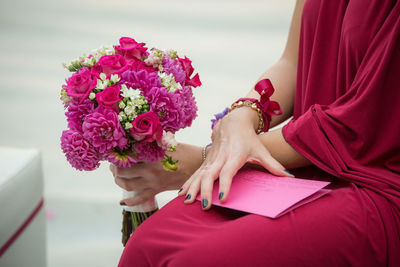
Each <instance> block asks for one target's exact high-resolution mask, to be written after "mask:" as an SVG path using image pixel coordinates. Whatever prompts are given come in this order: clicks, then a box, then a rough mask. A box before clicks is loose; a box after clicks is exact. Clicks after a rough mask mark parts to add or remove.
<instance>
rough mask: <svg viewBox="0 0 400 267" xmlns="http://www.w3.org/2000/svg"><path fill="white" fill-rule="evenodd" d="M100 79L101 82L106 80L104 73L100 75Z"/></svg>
mask: <svg viewBox="0 0 400 267" xmlns="http://www.w3.org/2000/svg"><path fill="white" fill-rule="evenodd" d="M100 79H101V80H102V81H105V80H106V79H107V75H106V74H105V73H103V72H102V73H100Z"/></svg>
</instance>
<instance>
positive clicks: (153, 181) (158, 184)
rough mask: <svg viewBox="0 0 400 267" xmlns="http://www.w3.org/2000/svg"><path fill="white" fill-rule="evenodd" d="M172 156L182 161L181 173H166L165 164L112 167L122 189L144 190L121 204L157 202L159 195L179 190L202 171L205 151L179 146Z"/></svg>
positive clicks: (134, 204)
mask: <svg viewBox="0 0 400 267" xmlns="http://www.w3.org/2000/svg"><path fill="white" fill-rule="evenodd" d="M170 156H172V158H173V159H174V160H178V161H179V162H178V170H177V171H174V172H169V171H166V170H164V169H163V167H162V163H161V162H155V163H152V162H150V163H139V164H135V165H133V166H132V167H130V168H118V167H116V166H115V165H113V164H111V165H110V170H111V172H112V173H113V175H114V178H115V183H116V184H117V185H118V186H120V187H121V188H123V189H125V190H127V191H140V193H139V194H138V195H136V196H135V197H133V198H129V199H124V200H122V201H121V203H123V202H124V203H125V204H126V205H128V206H136V205H139V204H142V203H145V202H147V201H148V200H151V199H153V198H154V196H155V195H156V194H158V193H159V192H162V191H165V190H174V189H179V188H180V187H181V186H182V184H183V183H184V182H185V181H186V180H187V179H188V178H189V177H190V176H191V175H192V174H193V173H194V172H195V170H196V169H198V168H199V166H200V164H201V160H202V159H201V148H200V147H197V146H192V145H188V144H178V146H177V149H176V151H175V152H172V153H170Z"/></svg>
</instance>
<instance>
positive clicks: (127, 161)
mask: <svg viewBox="0 0 400 267" xmlns="http://www.w3.org/2000/svg"><path fill="white" fill-rule="evenodd" d="M106 159H107V160H108V161H109V162H111V163H112V164H114V165H115V166H117V167H120V168H127V167H131V166H132V165H133V164H135V163H136V160H135V159H134V158H133V157H131V156H129V155H128V154H126V153H122V152H119V151H117V150H113V151H111V152H110V154H108V155H107V157H106Z"/></svg>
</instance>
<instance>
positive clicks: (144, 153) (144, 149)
mask: <svg viewBox="0 0 400 267" xmlns="http://www.w3.org/2000/svg"><path fill="white" fill-rule="evenodd" d="M133 148H134V149H135V151H136V153H137V156H136V160H137V161H138V162H140V161H144V162H150V161H152V162H156V161H159V160H161V159H163V158H164V155H165V150H164V149H162V148H161V147H159V146H158V145H157V142H155V141H154V142H150V143H149V142H138V143H136V144H134V145H133Z"/></svg>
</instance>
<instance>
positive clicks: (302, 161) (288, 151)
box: [259, 128, 312, 170]
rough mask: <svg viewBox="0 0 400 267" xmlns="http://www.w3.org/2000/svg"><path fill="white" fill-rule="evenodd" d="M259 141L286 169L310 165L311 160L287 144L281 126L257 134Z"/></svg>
mask: <svg viewBox="0 0 400 267" xmlns="http://www.w3.org/2000/svg"><path fill="white" fill-rule="evenodd" d="M259 138H260V140H261V142H262V143H263V144H264V146H265V147H266V148H267V149H268V151H269V152H270V153H271V155H272V157H273V158H275V159H276V160H277V161H279V162H280V163H281V164H282V165H283V166H284V167H285V168H286V169H289V170H290V169H294V168H299V167H305V166H309V165H312V163H311V161H309V160H308V159H307V158H305V157H304V156H303V155H301V154H300V153H298V152H297V151H296V150H294V149H293V147H292V146H291V145H289V144H288V143H287V142H286V141H285V138H284V137H283V134H282V128H279V129H276V130H273V131H270V132H267V133H264V134H261V135H259Z"/></svg>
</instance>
